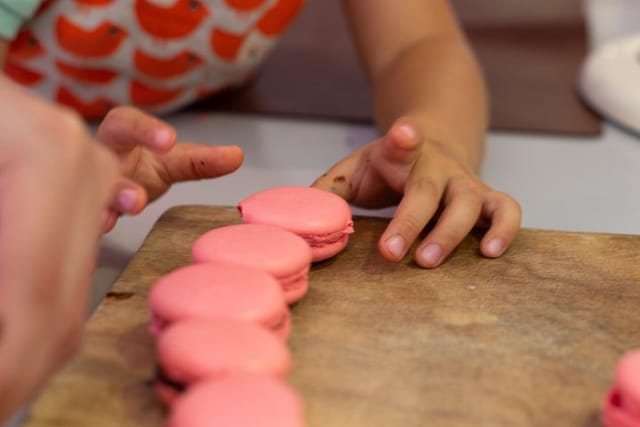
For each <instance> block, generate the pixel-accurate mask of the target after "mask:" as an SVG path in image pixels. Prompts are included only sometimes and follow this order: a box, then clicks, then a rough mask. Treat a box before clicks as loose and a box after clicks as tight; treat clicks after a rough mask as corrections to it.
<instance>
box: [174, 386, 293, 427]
mask: <svg viewBox="0 0 640 427" xmlns="http://www.w3.org/2000/svg"><path fill="white" fill-rule="evenodd" d="M303 418H304V417H303V408H302V400H301V399H300V397H299V396H298V395H297V393H296V392H295V391H294V390H293V389H292V388H291V387H289V386H288V385H287V384H286V383H285V382H283V381H281V380H276V379H274V378H273V377H269V376H264V375H250V374H237V375H230V376H227V377H225V378H222V379H220V380H219V381H205V382H201V383H198V384H196V385H194V386H193V387H192V388H190V389H189V390H187V392H186V393H185V394H184V395H183V396H181V397H180V398H179V399H178V400H177V401H176V402H175V404H174V405H173V407H172V410H171V413H170V415H169V421H168V424H167V425H168V427H212V426H220V427H222V426H224V427H302V426H303V425H304V419H303Z"/></svg>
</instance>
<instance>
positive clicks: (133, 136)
mask: <svg viewBox="0 0 640 427" xmlns="http://www.w3.org/2000/svg"><path fill="white" fill-rule="evenodd" d="M96 138H97V139H98V141H100V142H101V143H102V144H104V145H106V146H108V147H109V148H111V149H112V150H113V151H114V152H115V153H116V154H117V155H118V157H119V159H120V164H121V170H122V175H123V177H122V183H121V185H120V188H121V190H120V191H119V193H118V196H117V198H116V200H115V202H114V203H113V205H112V209H111V211H110V214H109V216H108V218H107V221H106V224H105V231H109V230H111V229H112V228H113V226H114V225H115V223H116V220H117V217H118V215H119V214H121V213H126V214H136V213H139V212H140V211H141V210H142V209H143V208H144V207H145V206H146V205H147V204H148V203H150V202H152V201H154V200H155V199H157V198H158V197H160V196H161V195H163V194H164V193H165V192H166V191H167V190H168V189H169V187H171V185H172V184H173V183H176V182H180V181H190V180H198V179H205V178H215V177H219V176H222V175H226V174H228V173H231V172H233V171H235V170H236V169H238V167H240V165H241V163H242V151H241V150H240V148H239V147H236V146H207V145H199V144H190V143H186V142H185V143H179V144H176V133H175V131H174V130H173V128H172V127H171V126H169V125H168V124H166V123H163V122H162V121H160V120H158V119H156V118H153V117H151V116H149V115H147V114H145V113H143V112H141V111H139V110H137V109H135V108H131V107H118V108H115V109H113V110H112V111H111V112H109V114H108V115H107V116H106V117H105V119H104V121H103V122H102V124H101V125H100V127H99V128H98V132H97V136H96Z"/></svg>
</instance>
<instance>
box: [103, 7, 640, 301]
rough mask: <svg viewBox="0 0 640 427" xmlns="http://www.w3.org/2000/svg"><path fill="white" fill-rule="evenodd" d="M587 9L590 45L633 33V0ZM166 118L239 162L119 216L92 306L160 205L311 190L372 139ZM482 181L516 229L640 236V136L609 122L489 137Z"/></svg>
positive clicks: (235, 118)
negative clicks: (504, 196)
mask: <svg viewBox="0 0 640 427" xmlns="http://www.w3.org/2000/svg"><path fill="white" fill-rule="evenodd" d="M585 6H586V11H587V16H588V20H589V24H590V33H591V37H592V42H593V44H594V45H598V44H599V43H602V42H603V41H606V40H608V39H610V38H613V37H617V36H620V35H624V34H628V33H629V32H635V31H640V2H638V1H637V0H585ZM168 121H169V122H170V123H172V124H173V125H174V126H175V127H176V128H177V130H178V135H179V139H181V140H188V141H196V142H204V143H210V144H237V145H240V146H241V147H242V148H243V150H244V152H245V162H244V165H243V166H242V167H241V168H240V169H239V170H238V171H237V172H235V173H234V174H232V175H230V176H227V177H223V178H218V179H215V180H210V181H202V182H192V183H187V184H179V185H176V186H174V187H173V188H172V189H171V190H170V191H169V192H168V193H167V194H166V195H165V196H164V197H163V198H162V199H160V200H158V201H157V202H155V203H154V204H152V205H151V206H149V207H148V208H147V209H146V211H145V212H144V213H143V214H141V215H139V216H137V217H128V218H123V219H121V220H120V221H119V223H118V225H117V226H116V228H115V229H114V230H113V231H112V232H111V233H109V234H108V235H107V236H106V237H105V238H104V241H103V245H102V253H101V256H100V260H99V268H98V271H97V274H96V277H95V280H94V283H93V286H94V299H93V306H95V305H96V304H97V303H98V302H99V301H100V300H101V298H102V296H103V295H104V293H105V292H106V291H107V290H108V289H109V288H110V286H111V285H112V284H113V283H114V281H115V279H116V278H117V276H118V275H119V274H120V272H121V271H122V269H123V268H124V267H125V266H126V263H127V262H128V260H129V259H130V258H131V257H132V256H133V254H134V253H135V251H136V250H137V249H138V247H139V245H140V244H141V243H142V240H143V239H144V237H145V236H146V234H147V233H148V231H149V230H150V229H151V227H152V225H153V223H154V221H155V220H156V219H157V218H158V217H159V215H160V214H161V213H162V212H164V211H165V210H166V209H167V208H169V207H171V206H175V205H181V204H214V205H235V204H236V203H237V202H238V201H239V200H240V199H241V198H243V197H244V196H246V195H249V194H251V193H253V192H255V191H258V190H262V189H265V188H269V187H274V186H280V185H308V184H310V183H311V182H312V181H313V180H314V179H315V178H316V177H317V176H318V175H320V174H321V173H323V172H324V171H325V170H326V169H327V168H328V167H329V166H331V165H332V164H333V163H334V162H335V161H337V160H339V159H340V158H342V157H344V156H345V155H347V154H348V153H350V152H351V151H353V150H354V148H355V147H357V146H360V145H361V144H364V143H366V142H368V141H370V140H371V139H372V138H374V137H375V133H374V131H373V130H372V129H371V128H369V127H367V126H355V125H348V124H339V123H331V122H320V121H298V120H295V121H294V120H282V119H274V118H267V117H260V116H240V115H225V114H210V115H204V114H186V113H184V114H177V115H175V116H172V117H170V118H169V119H168ZM481 176H482V177H483V179H484V180H485V181H486V182H487V183H488V184H489V185H491V186H493V187H494V188H496V189H499V190H501V191H505V192H507V193H510V194H511V195H513V196H514V197H515V198H516V199H517V200H518V201H519V202H520V204H521V205H522V208H523V227H528V228H545V229H556V230H568V231H585V232H605V233H624V234H640V187H639V185H638V183H640V137H638V136H637V135H632V134H629V133H627V132H625V131H623V130H621V129H619V128H616V127H614V126H612V125H609V124H606V125H605V128H604V132H603V134H602V135H601V136H598V137H595V138H582V137H566V136H557V135H534V134H523V133H498V132H491V133H490V134H489V135H488V146H487V153H486V158H485V161H484V165H483V167H482V171H481ZM361 212H364V211H357V213H361ZM390 212H391V211H390V210H386V211H383V212H378V213H376V214H381V215H389V214H390ZM638 249H639V250H640V248H638Z"/></svg>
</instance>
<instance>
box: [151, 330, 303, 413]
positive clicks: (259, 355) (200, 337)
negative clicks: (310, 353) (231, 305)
mask: <svg viewBox="0 0 640 427" xmlns="http://www.w3.org/2000/svg"><path fill="white" fill-rule="evenodd" d="M156 366H157V373H158V375H157V378H156V386H155V389H156V392H157V394H158V396H159V397H160V399H161V400H162V401H163V402H164V403H165V404H167V405H171V403H172V402H173V401H174V399H175V398H176V397H177V396H179V395H180V394H181V393H182V392H183V391H184V390H185V389H187V388H188V387H189V386H190V385H191V384H195V383H197V382H199V381H202V380H205V379H220V378H222V377H224V376H226V375H229V374H232V373H236V372H248V373H256V374H267V375H272V376H274V377H276V378H285V377H286V376H287V374H288V373H289V371H290V369H291V355H290V353H289V349H288V348H287V346H286V345H285V344H284V343H283V342H282V340H280V339H278V338H277V337H276V336H275V335H274V334H272V333H270V332H269V331H267V330H266V329H264V328H262V327H260V326H258V325H255V324H254V323H250V322H244V321H240V320H233V319H223V318H220V319H210V320H203V319H190V320H184V321H179V322H175V323H174V324H173V325H171V326H169V327H168V328H167V329H165V330H164V331H163V332H162V333H161V334H160V336H159V337H158V339H157V341H156Z"/></svg>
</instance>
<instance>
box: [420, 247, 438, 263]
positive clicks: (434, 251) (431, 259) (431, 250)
mask: <svg viewBox="0 0 640 427" xmlns="http://www.w3.org/2000/svg"><path fill="white" fill-rule="evenodd" d="M421 255H422V259H423V260H424V261H425V263H426V264H428V265H431V266H434V267H435V266H436V265H438V264H439V263H440V260H441V258H442V248H440V245H437V244H435V243H430V244H428V245H427V246H425V248H424V249H422V253H421Z"/></svg>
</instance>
